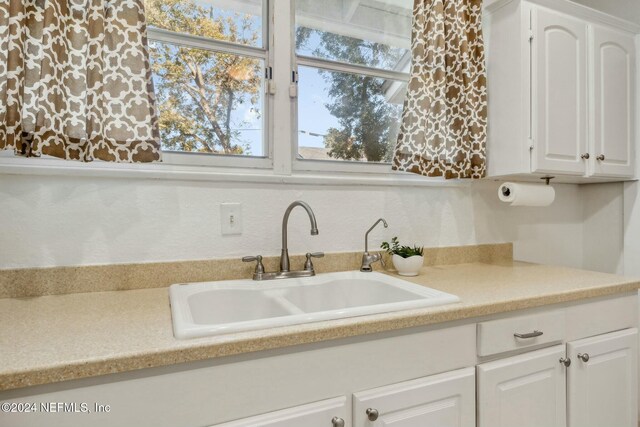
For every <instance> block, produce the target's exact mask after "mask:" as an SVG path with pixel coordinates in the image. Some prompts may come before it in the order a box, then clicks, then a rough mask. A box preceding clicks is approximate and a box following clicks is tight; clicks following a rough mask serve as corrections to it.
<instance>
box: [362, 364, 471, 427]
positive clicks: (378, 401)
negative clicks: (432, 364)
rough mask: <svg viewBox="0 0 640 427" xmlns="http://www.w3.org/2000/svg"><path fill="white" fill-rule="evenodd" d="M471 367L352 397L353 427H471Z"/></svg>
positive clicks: (368, 391) (364, 392)
mask: <svg viewBox="0 0 640 427" xmlns="http://www.w3.org/2000/svg"><path fill="white" fill-rule="evenodd" d="M475 388H476V381H475V371H474V368H466V369H461V370H458V371H453V372H446V373H444V374H439V375H434V376H431V377H426V378H420V379H417V380H412V381H407V382H403V383H399V384H394V385H390V386H386V387H380V388H376V389H373V390H367V391H363V392H359V393H355V394H354V395H353V426H354V427H374V426H375V427H417V426H420V427H475V425H476V405H475V403H476V395H475Z"/></svg>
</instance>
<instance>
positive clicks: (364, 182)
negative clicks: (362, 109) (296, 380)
mask: <svg viewBox="0 0 640 427" xmlns="http://www.w3.org/2000/svg"><path fill="white" fill-rule="evenodd" d="M0 175H37V176H70V177H88V178H120V179H152V180H173V181H210V182H235V183H255V184H288V185H327V186H349V187H353V186H382V187H468V186H469V185H470V184H469V182H468V180H449V181H445V180H444V179H441V178H426V177H420V176H417V175H412V174H404V173H386V174H375V175H373V174H371V173H346V172H345V173H336V172H328V171H325V172H294V173H293V174H292V175H278V174H275V173H273V171H271V170H264V169H262V170H261V169H249V168H221V167H206V166H182V165H180V166H179V165H170V164H162V163H153V164H118V163H103V162H93V163H80V162H68V161H63V160H57V159H42V158H41V159H31V158H22V157H13V156H11V157H5V156H0Z"/></svg>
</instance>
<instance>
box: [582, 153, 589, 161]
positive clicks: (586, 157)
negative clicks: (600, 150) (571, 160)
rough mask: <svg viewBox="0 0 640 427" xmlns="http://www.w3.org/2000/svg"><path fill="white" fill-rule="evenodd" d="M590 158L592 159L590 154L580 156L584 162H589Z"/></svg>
mask: <svg viewBox="0 0 640 427" xmlns="http://www.w3.org/2000/svg"><path fill="white" fill-rule="evenodd" d="M589 157H591V156H590V155H589V153H584V154H583V155H582V156H580V158H582V159H584V160H589Z"/></svg>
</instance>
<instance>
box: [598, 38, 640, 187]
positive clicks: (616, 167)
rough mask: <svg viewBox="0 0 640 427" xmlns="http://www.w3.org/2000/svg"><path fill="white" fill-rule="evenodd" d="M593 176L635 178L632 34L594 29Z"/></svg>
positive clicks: (633, 46)
mask: <svg viewBox="0 0 640 427" xmlns="http://www.w3.org/2000/svg"><path fill="white" fill-rule="evenodd" d="M592 57H593V61H594V64H593V80H594V84H593V91H594V92H593V109H594V111H593V117H594V123H593V142H594V145H593V147H594V149H593V150H592V151H593V157H592V159H591V165H592V173H593V175H596V176H620V177H633V175H634V166H635V156H634V136H635V121H634V114H635V113H634V99H635V60H636V59H635V43H634V38H633V36H632V35H631V34H626V33H622V32H618V31H614V30H609V29H606V28H602V27H594V29H593V52H592Z"/></svg>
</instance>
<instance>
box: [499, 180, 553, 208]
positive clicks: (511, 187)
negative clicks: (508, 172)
mask: <svg viewBox="0 0 640 427" xmlns="http://www.w3.org/2000/svg"><path fill="white" fill-rule="evenodd" d="M498 197H499V198H500V200H501V201H503V202H505V203H510V204H511V206H549V205H550V204H551V203H553V200H554V199H555V198H556V190H554V189H553V187H552V186H550V185H544V184H519V183H514V182H505V183H504V184H502V185H501V186H500V188H499V189H498Z"/></svg>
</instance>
